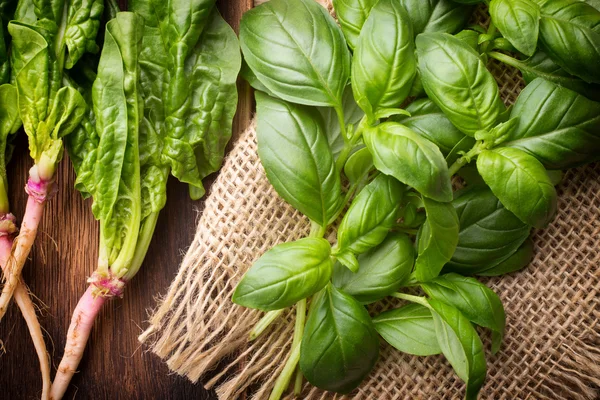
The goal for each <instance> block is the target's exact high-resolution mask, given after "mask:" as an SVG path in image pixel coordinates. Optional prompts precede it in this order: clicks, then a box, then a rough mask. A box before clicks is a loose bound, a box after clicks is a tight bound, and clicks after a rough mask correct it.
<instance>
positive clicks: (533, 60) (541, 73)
mask: <svg viewBox="0 0 600 400" xmlns="http://www.w3.org/2000/svg"><path fill="white" fill-rule="evenodd" d="M489 55H490V57H493V58H495V59H497V60H499V61H501V62H503V63H505V64H507V65H510V66H512V67H515V68H518V69H519V70H520V71H521V74H522V75H523V79H524V80H525V82H526V83H528V84H529V83H531V82H532V81H533V80H534V79H535V78H543V79H546V80H549V81H551V82H554V83H556V84H559V85H560V86H564V87H566V88H568V89H571V90H574V91H575V92H577V93H580V94H582V95H584V96H585V97H587V98H588V99H590V100H594V101H600V85H598V84H594V83H587V82H585V81H583V80H582V79H581V78H578V77H576V76H573V75H571V74H569V73H568V72H567V71H565V70H564V69H562V68H561V67H560V66H558V65H557V64H556V63H555V62H554V61H552V59H551V58H550V57H548V55H547V54H546V53H544V52H543V51H542V50H538V51H536V52H535V54H534V55H533V56H532V57H529V58H527V59H525V60H522V61H519V60H517V59H514V58H512V57H509V56H507V55H506V54H502V53H498V52H494V51H492V52H490V53H489Z"/></svg>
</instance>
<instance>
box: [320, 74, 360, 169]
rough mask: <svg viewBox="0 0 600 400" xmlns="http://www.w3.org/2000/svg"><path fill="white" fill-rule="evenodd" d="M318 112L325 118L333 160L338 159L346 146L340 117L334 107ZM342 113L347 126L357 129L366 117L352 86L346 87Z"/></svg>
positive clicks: (326, 132) (321, 109) (322, 108)
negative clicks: (357, 101)
mask: <svg viewBox="0 0 600 400" xmlns="http://www.w3.org/2000/svg"><path fill="white" fill-rule="evenodd" d="M318 110H319V113H321V116H322V117H323V122H324V127H325V134H326V135H327V141H328V142H329V147H330V148H331V152H332V153H333V158H334V159H337V158H338V156H339V155H340V153H341V151H342V149H343V148H344V144H345V142H344V137H343V135H342V127H341V126H340V121H339V119H338V115H337V113H336V111H335V109H334V108H332V107H319V109H318ZM342 111H343V113H344V123H345V124H346V126H349V125H352V126H354V127H355V126H356V125H357V124H358V122H359V121H360V120H361V119H362V117H363V116H364V115H365V113H364V112H363V110H361V109H360V107H359V106H358V104H356V101H354V96H353V95H352V88H351V87H350V86H346V90H344V95H343V96H342Z"/></svg>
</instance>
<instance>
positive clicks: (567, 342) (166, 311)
mask: <svg viewBox="0 0 600 400" xmlns="http://www.w3.org/2000/svg"><path fill="white" fill-rule="evenodd" d="M485 19H486V14H485V13H484V12H483V11H482V10H478V12H477V20H478V21H479V22H484V23H485ZM490 69H491V70H492V72H493V73H494V76H495V77H496V78H497V80H498V83H499V85H500V89H501V94H502V96H503V99H504V100H505V102H506V103H507V104H511V103H513V102H514V100H515V99H516V96H517V95H518V92H519V91H520V89H521V88H522V86H523V82H522V80H521V78H520V74H519V73H518V72H517V71H515V70H512V69H509V68H506V67H504V66H502V65H498V64H495V63H491V64H490ZM254 128H255V127H254V125H252V126H250V127H249V128H248V129H247V130H246V131H245V132H244V133H243V134H242V135H241V136H240V137H239V139H238V140H237V142H236V143H235V145H234V147H233V149H232V151H231V152H230V154H229V155H228V157H227V158H226V160H225V163H224V165H223V168H222V169H221V172H220V175H219V176H218V178H217V179H216V181H215V182H214V184H213V185H212V187H211V189H210V193H209V195H208V197H207V198H206V203H205V209H204V212H203V214H202V216H201V217H200V220H199V223H198V230H197V232H196V236H195V238H194V241H193V243H192V244H191V246H190V248H189V250H188V252H187V255H186V256H185V258H184V260H183V263H182V265H181V268H180V270H179V273H178V274H177V276H176V278H175V280H174V281H173V283H172V284H171V287H170V288H169V291H168V293H167V294H166V296H164V297H163V298H162V299H161V301H160V304H159V306H158V307H157V308H156V310H155V311H154V313H153V315H152V317H151V319H150V321H149V323H150V326H149V327H148V328H147V330H146V332H144V333H143V334H142V335H141V336H140V340H141V341H142V342H145V343H146V344H148V345H149V346H150V349H151V351H152V352H154V353H155V354H157V355H158V356H159V357H160V358H162V359H163V360H164V361H165V362H166V363H167V365H168V366H169V368H170V369H171V370H172V371H174V372H176V373H178V374H181V375H184V376H186V377H188V378H189V379H190V380H191V381H193V382H196V381H198V380H199V379H202V383H203V384H204V385H205V386H206V387H207V388H211V387H215V388H216V392H217V394H218V396H219V398H220V399H238V398H241V397H242V396H244V397H245V396H246V395H249V396H251V397H252V398H256V399H266V398H267V397H268V394H269V392H270V390H271V388H272V385H273V383H274V381H275V379H276V378H277V376H278V374H279V371H280V370H281V368H282V367H283V364H284V362H285V360H286V358H287V356H288V354H289V351H290V345H291V342H292V333H293V319H294V313H293V310H288V311H286V313H285V315H284V316H283V317H281V318H280V319H279V320H278V321H277V322H275V323H274V324H273V326H272V327H271V328H270V330H269V331H267V334H264V335H263V336H262V337H260V338H259V339H258V340H256V341H255V342H252V343H248V341H247V338H248V333H249V331H250V330H251V328H252V327H253V325H254V324H255V323H256V322H257V321H258V320H259V318H260V317H261V315H262V313H261V312H258V311H255V310H249V309H245V308H243V307H239V306H237V305H234V304H232V303H231V301H230V299H231V295H232V293H233V290H234V288H235V285H236V284H237V282H238V281H239V279H240V278H241V276H242V275H243V273H244V272H245V271H246V270H247V269H248V268H249V267H250V266H251V265H252V263H253V261H254V260H256V259H257V258H258V257H259V256H260V255H261V254H262V253H264V252H265V251H266V250H268V249H269V248H271V247H272V246H273V245H275V244H277V243H280V242H286V241H292V240H295V239H298V238H300V237H302V236H305V235H307V234H308V232H309V222H308V220H307V219H306V218H305V217H303V216H301V215H300V214H299V213H298V212H297V211H295V210H294V209H292V207H291V206H289V205H287V204H286V203H284V202H283V200H281V199H280V198H279V197H278V195H277V194H276V192H275V191H274V190H273V188H272V187H271V185H270V184H269V182H268V181H267V179H266V177H265V173H264V170H263V168H262V166H261V164H260V161H259V159H258V155H257V152H256V133H255V130H254ZM559 194H560V197H559V203H558V215H557V216H556V218H555V220H554V223H552V224H551V226H550V227H548V228H547V229H545V230H543V231H537V232H535V234H534V237H533V238H534V241H535V254H536V256H535V259H534V261H533V262H532V263H531V265H529V266H528V267H527V268H526V269H525V270H523V271H520V272H517V273H513V274H510V275H506V276H502V277H498V278H493V279H484V280H483V281H484V282H485V283H487V284H488V285H489V286H490V287H491V288H492V289H494V290H495V291H496V292H497V293H498V294H499V295H500V297H501V298H502V302H503V303H504V306H505V308H506V316H507V328H506V339H505V342H504V344H503V346H502V349H501V351H500V352H499V353H498V354H497V355H496V356H492V355H491V354H489V353H488V378H487V380H486V383H485V386H484V388H483V390H482V392H481V398H482V399H573V400H579V399H581V400H583V399H597V398H600V267H599V263H600V218H599V214H600V165H598V164H595V165H590V166H587V167H583V168H579V169H574V170H571V171H569V172H567V173H566V176H565V178H564V182H563V183H562V184H561V185H560V187H559ZM397 304H398V303H397V302H396V301H394V300H390V301H383V302H381V303H380V304H377V305H375V306H374V307H372V311H373V312H375V313H376V312H379V311H381V310H383V309H387V308H390V307H392V306H396V305H397ZM482 332H483V331H482ZM486 335H487V334H486V333H484V338H485V337H486ZM488 342H489V341H488ZM488 349H489V346H488ZM217 366H218V368H216V367H217ZM463 394H464V385H463V383H462V382H461V381H460V380H459V379H458V378H457V377H456V375H455V374H454V372H453V371H452V368H451V367H450V366H449V364H448V363H447V362H446V361H445V359H444V358H443V357H442V356H432V357H414V356H410V355H406V354H402V353H400V352H398V351H396V350H394V349H393V348H391V347H390V346H388V345H387V344H385V343H384V342H383V340H382V345H381V355H380V360H379V362H378V364H377V366H376V368H375V369H374V370H373V372H372V373H371V375H370V376H369V378H368V379H366V380H365V381H364V382H363V384H362V385H361V386H360V388H359V389H358V390H357V391H355V392H354V393H352V395H351V396H349V397H350V398H353V399H382V400H383V399H386V400H387V399H458V398H461V397H462V396H463ZM303 397H305V398H309V399H325V398H338V397H340V396H335V395H333V394H331V393H326V392H323V391H321V390H318V389H316V388H313V387H311V386H310V385H309V384H308V383H305V386H304V392H303Z"/></svg>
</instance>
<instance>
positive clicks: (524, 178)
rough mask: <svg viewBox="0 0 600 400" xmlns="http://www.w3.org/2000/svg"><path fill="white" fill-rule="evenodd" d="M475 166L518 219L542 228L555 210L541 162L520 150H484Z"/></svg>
mask: <svg viewBox="0 0 600 400" xmlns="http://www.w3.org/2000/svg"><path fill="white" fill-rule="evenodd" d="M477 170H478V171H479V173H480V174H481V176H482V177H483V180H484V181H485V183H486V184H487V185H488V186H489V187H490V188H491V189H492V192H493V193H494V195H495V196H496V197H498V199H500V201H501V202H502V204H503V205H504V207H506V208H507V209H508V210H509V211H512V212H513V213H514V214H515V215H516V216H517V217H518V218H519V219H520V220H521V221H523V222H525V223H526V224H529V225H532V226H535V227H536V228H544V227H546V226H547V225H548V223H549V222H550V221H551V220H552V218H553V217H554V213H555V212H556V190H555V189H554V186H553V185H552V182H551V181H550V179H549V178H548V175H547V174H546V170H545V169H544V166H543V165H542V164H541V163H540V162H539V161H538V160H536V159H535V158H534V157H533V156H530V155H529V154H527V153H525V152H524V151H522V150H519V149H515V148H511V147H502V148H498V149H494V150H485V151H483V152H482V153H481V154H480V155H479V157H478V158H477Z"/></svg>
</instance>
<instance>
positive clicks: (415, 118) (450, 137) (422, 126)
mask: <svg viewBox="0 0 600 400" xmlns="http://www.w3.org/2000/svg"><path fill="white" fill-rule="evenodd" d="M406 111H408V112H409V113H410V117H402V118H397V119H396V120H397V121H398V122H400V123H402V125H404V126H406V127H407V128H409V129H411V130H412V131H413V132H415V133H418V134H419V135H421V136H423V137H424V138H426V139H427V140H429V141H430V142H432V143H433V144H435V145H436V146H437V147H439V149H440V151H441V152H442V155H444V157H445V156H447V155H448V154H449V153H450V152H451V151H452V149H453V148H454V147H455V146H456V145H457V144H458V143H459V142H460V141H461V140H463V139H464V138H465V135H464V134H463V133H462V132H461V131H459V130H458V129H457V128H456V127H455V126H454V125H452V122H450V120H449V119H448V117H446V115H445V114H444V113H443V112H442V110H440V108H439V107H438V106H437V105H435V103H434V102H433V101H431V100H430V99H426V98H425V99H419V100H416V101H414V102H412V103H410V104H409V105H408V107H406ZM471 147H472V146H471Z"/></svg>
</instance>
